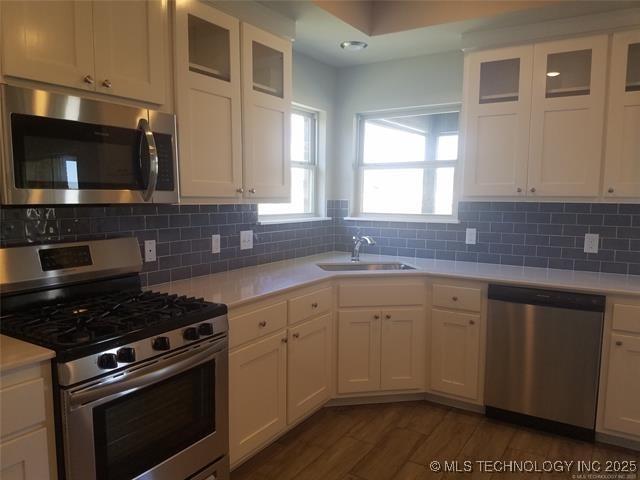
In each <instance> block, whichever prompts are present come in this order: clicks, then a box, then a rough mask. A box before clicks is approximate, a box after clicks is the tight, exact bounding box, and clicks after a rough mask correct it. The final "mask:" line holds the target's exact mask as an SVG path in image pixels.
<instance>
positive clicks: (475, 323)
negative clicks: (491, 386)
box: [430, 308, 480, 400]
mask: <svg viewBox="0 0 640 480" xmlns="http://www.w3.org/2000/svg"><path fill="white" fill-rule="evenodd" d="M479 361H480V315H479V314H475V313H463V312H457V311H453V310H441V309H437V308H434V309H433V310H432V311H431V362H430V363H431V372H430V387H431V389H432V390H434V391H435V392H441V393H445V394H449V395H454V396H457V397H462V398H468V399H473V400H477V399H478V397H479V391H478V387H479V382H478V376H479V368H480V365H479Z"/></svg>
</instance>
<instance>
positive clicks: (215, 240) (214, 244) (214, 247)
mask: <svg viewBox="0 0 640 480" xmlns="http://www.w3.org/2000/svg"><path fill="white" fill-rule="evenodd" d="M211 253H220V235H211Z"/></svg>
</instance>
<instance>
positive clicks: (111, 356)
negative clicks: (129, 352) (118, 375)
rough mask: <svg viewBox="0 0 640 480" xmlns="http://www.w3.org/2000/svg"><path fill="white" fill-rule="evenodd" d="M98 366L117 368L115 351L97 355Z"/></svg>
mask: <svg viewBox="0 0 640 480" xmlns="http://www.w3.org/2000/svg"><path fill="white" fill-rule="evenodd" d="M98 368H104V369H107V368H118V358H117V357H116V354H115V353H103V354H102V355H100V356H99V357H98Z"/></svg>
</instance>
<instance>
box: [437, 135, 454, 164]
mask: <svg viewBox="0 0 640 480" xmlns="http://www.w3.org/2000/svg"><path fill="white" fill-rule="evenodd" d="M457 159H458V135H457V134H456V135H440V136H439V137H438V146H437V148H436V160H457Z"/></svg>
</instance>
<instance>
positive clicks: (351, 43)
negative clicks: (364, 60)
mask: <svg viewBox="0 0 640 480" xmlns="http://www.w3.org/2000/svg"><path fill="white" fill-rule="evenodd" d="M368 46H369V45H368V44H366V43H365V42H360V41H358V40H347V41H346V42H342V43H341V44H340V47H341V48H342V49H343V50H349V51H350V52H357V51H358V50H364V49H365V48H367V47H368Z"/></svg>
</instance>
